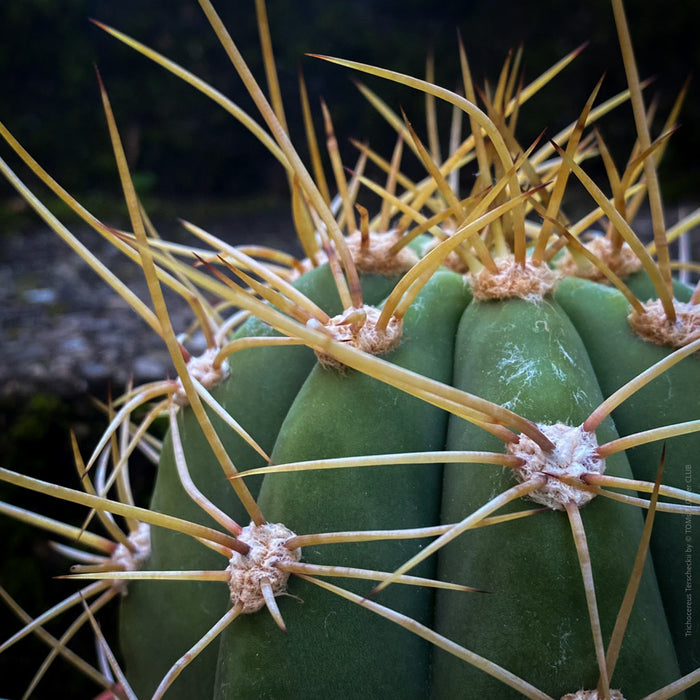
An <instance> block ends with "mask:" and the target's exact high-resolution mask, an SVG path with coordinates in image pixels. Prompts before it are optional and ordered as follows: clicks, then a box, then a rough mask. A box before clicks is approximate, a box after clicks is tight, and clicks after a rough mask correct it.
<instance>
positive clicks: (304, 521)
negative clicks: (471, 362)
mask: <svg viewBox="0 0 700 700" xmlns="http://www.w3.org/2000/svg"><path fill="white" fill-rule="evenodd" d="M469 298H470V295H469V294H468V292H467V289H465V285H464V282H463V280H462V278H461V277H460V276H459V275H457V274H454V273H451V272H448V271H442V272H439V273H437V274H436V275H435V276H434V277H433V278H432V279H431V280H430V282H429V283H428V284H427V285H426V287H425V288H424V289H423V290H422V292H421V294H419V296H418V298H417V299H416V302H415V303H414V305H412V307H411V308H410V309H409V311H408V313H407V314H406V318H405V320H404V339H405V340H404V341H403V342H402V343H401V345H400V346H399V347H398V348H397V349H396V350H394V351H392V352H391V353H390V354H389V355H387V359H390V360H391V361H392V362H394V363H395V364H397V365H399V366H402V367H405V368H407V369H411V370H413V371H416V372H421V373H422V374H425V375H428V376H431V377H432V378H434V379H438V380H440V381H447V382H449V381H450V378H451V375H452V350H453V342H452V339H453V337H454V332H455V330H456V327H457V322H458V321H459V317H460V315H461V313H462V311H463V309H464V307H465V306H466V304H467V302H468V301H469ZM446 428H447V416H446V414H445V413H444V412H443V411H441V410H439V409H436V408H434V407H432V406H429V405H428V404H425V403H423V402H421V401H419V400H418V399H415V398H412V397H407V396H406V395H405V394H402V392H400V391H399V390H397V389H394V388H393V387H390V386H388V385H386V384H383V383H381V382H379V381H377V380H375V379H372V378H369V377H367V376H365V375H363V374H360V373H358V372H354V371H349V372H347V373H339V372H338V371H337V370H329V369H324V368H323V367H321V366H317V367H316V368H314V370H313V371H312V373H311V374H310V376H309V378H308V379H307V381H306V383H305V384H304V386H303V387H302V389H301V391H300V392H299V395H298V396H297V398H296V400H295V402H294V404H293V406H292V408H291V409H290V412H289V414H288V415H287V418H286V420H285V422H284V424H283V425H282V429H281V431H280V434H279V437H278V439H277V443H276V445H275V449H274V452H273V455H272V458H273V462H274V463H276V464H277V463H283V462H290V461H296V460H299V459H320V458H330V457H346V456H353V455H361V454H377V453H391V452H404V451H408V452H410V451H414V450H416V451H418V450H439V449H442V447H443V445H444V441H445V432H446ZM397 469H398V471H397ZM440 491H441V469H440V468H439V467H438V466H436V465H411V466H407V467H405V468H404V467H398V468H397V467H378V468H371V469H341V470H332V471H330V472H307V473H300V474H280V475H270V476H268V477H266V479H265V481H264V483H263V487H262V490H261V492H260V497H259V503H260V506H261V509H262V510H263V512H264V513H265V515H266V517H267V518H268V519H269V520H270V521H271V522H283V523H285V525H287V527H289V528H291V529H292V530H294V531H295V532H297V533H299V534H301V533H306V532H324V531H333V530H357V529H360V530H362V529H391V528H402V527H420V526H422V525H427V524H433V523H435V522H437V519H438V514H439V508H440ZM420 546H421V541H420V540H408V541H403V542H401V543H399V544H398V545H397V543H396V542H388V543H386V542H371V543H365V544H354V545H351V546H350V547H348V546H347V545H325V546H322V547H315V548H314V547H312V548H309V549H308V550H304V560H305V561H308V562H310V563H326V564H334V565H341V566H357V567H362V568H369V569H376V570H380V571H386V570H389V571H390V570H392V568H395V567H397V566H399V565H400V564H402V563H403V561H405V560H406V559H408V558H410V557H411V556H413V555H414V554H415V553H416V552H417V551H418V550H419V549H420ZM427 564H428V565H427V566H426V567H424V568H423V570H421V571H415V572H412V573H415V574H417V575H423V576H432V575H433V573H434V572H433V571H432V567H433V564H432V562H428V563H427ZM344 585H345V584H344ZM349 587H350V588H351V589H353V588H354V589H355V590H356V592H359V593H366V592H367V582H361V585H359V586H354V587H353V586H352V585H350V586H349ZM289 592H290V593H291V594H292V595H295V596H298V597H299V598H300V599H301V600H302V601H303V602H299V601H298V600H294V599H293V598H288V599H282V600H280V610H281V612H282V614H283V617H284V618H285V621H286V623H287V629H288V632H287V634H285V635H282V634H280V632H279V630H278V629H277V628H276V627H275V626H274V624H273V623H272V621H271V620H270V619H269V615H248V616H245V617H244V618H242V619H240V620H237V621H236V622H237V623H238V622H240V623H241V624H240V625H236V624H234V625H232V626H231V627H230V628H229V630H227V632H225V633H224V639H223V642H222V649H221V655H220V664H219V669H218V683H219V685H220V688H231V689H235V690H234V695H235V697H237V698H275V697H283V696H286V697H292V696H294V695H295V693H297V692H299V693H300V696H301V695H307V694H308V696H315V697H341V696H342V697H343V698H358V699H359V698H367V697H404V698H407V697H415V698H424V697H426V696H427V695H428V693H429V690H428V689H429V679H430V664H429V659H430V648H429V645H428V644H427V642H425V641H424V640H422V639H420V638H418V637H416V636H415V635H413V634H411V633H409V632H407V631H405V630H403V629H401V628H399V627H397V626H396V625H393V624H392V623H389V622H387V621H386V620H383V619H381V618H379V617H377V616H376V615H373V614H371V613H368V612H367V611H365V610H361V609H358V608H357V606H356V605H353V604H351V603H349V602H347V603H346V602H344V601H337V600H333V596H331V595H330V594H329V593H328V592H326V591H323V590H321V589H319V588H317V587H316V586H313V585H312V584H310V583H305V582H302V581H299V580H294V579H292V580H291V581H290V587H289ZM453 594H454V595H461V594H460V593H453ZM432 599H433V596H432V592H431V591H430V590H428V589H421V588H416V587H413V586H394V587H393V588H390V589H389V590H388V591H386V595H382V596H380V597H379V599H378V602H381V603H385V604H388V605H389V606H390V607H393V608H395V609H398V610H399V611H401V612H404V613H405V614H408V615H409V616H411V617H413V618H414V619H417V620H418V621H420V622H422V623H423V624H427V625H430V624H431V622H432ZM224 659H226V662H225V663H224V661H223V660H224ZM275 660H277V661H275ZM280 660H283V661H280ZM275 664H281V667H280V668H279V670H278V671H277V672H273V665H275ZM388 669H390V671H388ZM302 688H307V689H308V690H307V691H306V692H302V691H301V690H300V689H302ZM294 689H297V690H294ZM217 697H221V698H223V697H226V694H225V692H220V694H219V695H218V696H217Z"/></svg>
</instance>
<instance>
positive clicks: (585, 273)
mask: <svg viewBox="0 0 700 700" xmlns="http://www.w3.org/2000/svg"><path fill="white" fill-rule="evenodd" d="M585 246H586V248H588V250H590V251H591V253H593V254H594V255H595V256H596V257H597V258H598V259H599V260H602V261H603V262H604V263H605V264H606V265H607V266H608V267H609V268H610V269H611V270H612V271H613V272H614V273H615V274H616V275H617V276H618V277H621V278H622V279H625V277H629V276H630V275H631V274H632V273H633V272H638V271H639V270H641V269H642V261H641V260H640V259H639V257H638V256H637V254H636V253H635V252H634V251H633V250H632V248H630V247H629V245H628V244H627V243H623V244H622V245H621V246H616V245H614V244H613V241H611V240H610V239H609V238H608V237H607V236H601V235H597V236H593V237H592V238H591V239H590V240H589V241H587V242H586V243H585ZM556 265H557V269H558V270H559V272H561V273H562V274H563V275H564V276H565V277H583V278H584V279H588V280H592V281H593V282H601V283H603V284H609V282H608V278H607V277H606V276H605V275H604V274H603V273H602V272H601V271H600V270H599V269H598V268H597V267H596V266H595V265H594V264H593V263H592V262H589V261H587V260H586V261H585V262H583V265H582V264H581V261H580V257H579V259H577V258H575V257H574V256H573V255H572V254H571V252H570V251H569V250H568V249H567V250H566V252H565V253H564V254H563V255H562V257H561V259H560V260H558V261H557V263H556Z"/></svg>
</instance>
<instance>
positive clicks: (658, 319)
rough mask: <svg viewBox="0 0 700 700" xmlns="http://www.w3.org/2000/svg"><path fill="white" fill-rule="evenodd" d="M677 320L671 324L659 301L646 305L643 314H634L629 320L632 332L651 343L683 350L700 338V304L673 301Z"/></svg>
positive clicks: (652, 300) (648, 302)
mask: <svg viewBox="0 0 700 700" xmlns="http://www.w3.org/2000/svg"><path fill="white" fill-rule="evenodd" d="M673 306H674V308H675V309H676V320H675V322H674V323H670V322H669V320H668V318H667V316H666V312H665V311H664V307H663V305H662V304H661V302H660V301H659V300H658V299H650V300H649V301H647V302H646V303H645V304H644V311H645V313H643V314H636V313H634V312H632V313H631V314H630V315H629V316H628V317H627V320H628V321H629V323H630V326H632V330H634V332H635V333H636V334H637V335H638V336H640V337H641V338H644V340H647V341H649V342H650V343H656V344H657V345H670V346H671V347H673V348H682V347H683V346H684V345H687V344H688V343H690V342H692V341H693V340H697V339H698V338H700V304H690V303H687V302H683V301H676V300H675V299H674V300H673Z"/></svg>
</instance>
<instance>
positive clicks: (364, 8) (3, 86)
mask: <svg viewBox="0 0 700 700" xmlns="http://www.w3.org/2000/svg"><path fill="white" fill-rule="evenodd" d="M217 9H218V10H219V12H220V13H221V15H222V17H223V19H224V20H225V21H226V23H227V26H228V27H230V29H231V33H232V35H233V37H234V39H235V40H236V41H237V42H238V44H239V48H240V49H241V51H242V53H243V55H244V56H245V58H246V60H247V61H248V63H249V65H250V66H251V68H252V69H253V71H254V73H255V74H256V75H257V76H258V77H259V79H260V80H261V81H262V80H263V74H262V70H261V60H260V51H259V50H258V38H257V31H256V27H255V18H254V10H253V1H252V0H246V1H245V2H219V3H218V8H217ZM268 11H269V16H270V22H271V29H272V35H273V41H274V46H275V50H276V55H277V61H278V65H279V70H280V78H281V83H282V89H283V91H284V97H285V102H286V104H287V111H288V118H289V120H290V122H291V130H292V134H293V136H294V137H296V140H297V142H298V143H300V144H301V143H303V141H302V138H303V132H302V131H301V126H300V110H299V100H298V97H297V82H296V72H297V67H298V66H299V65H301V66H302V67H303V70H304V72H305V75H306V78H307V81H308V84H309V88H310V93H311V96H312V103H313V105H314V108H316V107H317V105H318V99H319V97H321V96H323V97H324V98H325V99H326V101H327V102H328V104H329V106H330V108H331V111H332V114H333V118H334V120H335V124H336V129H337V133H338V136H339V139H340V142H341V147H343V148H344V149H345V150H346V152H347V153H348V154H351V151H350V149H349V148H348V147H347V145H346V144H347V139H348V138H350V137H353V138H359V139H363V140H364V139H367V140H369V141H370V143H372V144H374V145H375V146H376V145H377V144H379V143H382V138H383V137H385V136H387V135H388V133H389V132H388V131H387V130H386V128H385V126H384V124H383V122H382V120H381V119H380V118H379V117H378V116H377V114H376V113H374V112H373V110H372V109H369V108H368V106H367V104H366V103H365V102H364V100H363V98H362V97H361V96H360V95H359V93H358V92H357V91H356V89H355V88H354V86H353V85H352V82H351V79H352V78H353V77H359V76H353V75H351V74H350V72H349V71H347V70H345V69H342V68H339V67H337V66H331V65H325V64H323V63H321V62H320V61H318V60H315V59H312V58H308V57H305V56H304V54H305V53H306V52H315V53H326V54H331V55H335V56H340V57H346V58H351V59H355V60H360V61H365V62H370V63H375V64H377V65H380V66H384V67H389V68H393V69H395V70H399V71H402V72H406V73H410V74H413V75H423V73H424V65H425V57H426V54H427V52H428V51H429V50H431V51H432V52H433V53H434V55H435V62H436V80H437V82H438V83H440V84H441V85H444V86H446V87H449V88H453V87H455V86H456V85H457V84H458V80H459V74H458V60H457V40H456V31H457V29H459V30H460V31H461V33H462V36H463V37H464V40H465V44H466V48H467V52H468V55H469V58H470V61H471V64H472V69H473V73H474V76H475V79H476V80H477V82H479V83H481V82H483V79H484V78H488V79H489V80H491V82H492V84H493V83H494V82H495V81H496V79H497V77H498V70H499V69H500V66H501V64H502V62H503V60H504V58H505V56H506V54H507V51H508V49H509V48H512V47H517V46H518V45H519V44H521V43H522V44H523V45H524V49H525V53H524V57H525V59H524V69H525V78H526V82H529V81H530V80H532V79H533V78H534V77H536V76H537V75H539V74H540V73H541V72H542V71H544V70H545V69H546V68H547V67H548V66H550V65H551V64H553V63H554V62H555V61H557V60H558V59H559V58H561V57H562V56H564V55H565V54H566V53H568V52H569V51H571V50H572V49H574V48H575V47H576V46H578V45H579V44H581V43H583V42H590V43H589V45H588V48H587V49H586V50H585V51H584V53H583V54H582V55H581V56H580V57H579V58H578V59H577V60H576V61H575V63H574V65H572V66H571V67H569V68H568V69H567V70H566V71H565V72H564V73H563V74H562V75H560V77H558V78H557V79H556V81H555V82H554V83H552V84H551V85H549V86H548V87H547V88H546V89H545V90H544V91H543V93H542V95H541V96H539V97H537V98H536V99H534V100H532V101H531V102H530V103H529V104H528V105H527V106H526V107H525V108H523V110H522V116H521V118H520V134H521V136H522V139H523V141H524V142H526V141H528V140H529V139H532V138H534V137H535V136H536V135H537V134H539V133H540V131H542V129H544V128H549V129H550V133H555V132H556V131H557V130H558V129H559V128H560V127H561V126H562V125H564V124H566V123H568V122H569V121H571V120H572V119H574V118H575V117H576V115H577V113H578V111H579V110H580V109H581V107H582V105H583V103H584V101H585V100H586V98H587V96H588V94H589V93H590V91H591V89H592V88H593V86H594V84H595V82H596V81H597V80H598V78H600V76H601V75H602V74H603V73H604V72H605V73H606V80H605V83H604V85H603V88H602V92H601V100H602V99H604V98H605V97H608V96H610V95H612V94H614V93H615V92H616V91H618V90H619V89H621V88H622V87H623V86H624V73H623V69H622V63H621V59H620V53H619V49H618V47H617V39H616V34H615V27H614V23H613V17H612V10H611V8H610V7H609V2H607V0H586V1H585V2H567V3H564V2H559V1H558V0H543V1H541V2H533V3H523V2H515V1H512V0H494V1H492V2H480V3H477V2H473V1H472V0H443V1H442V2H434V1H431V0H353V1H352V2H350V1H348V2H337V1H336V2H327V1H322V0H305V1H304V2H303V3H298V2H296V3H295V2H288V1H286V2H285V1H283V0H270V1H269V2H268ZM628 14H629V21H630V25H631V31H632V34H633V40H634V43H635V48H636V54H637V59H638V63H639V67H640V74H641V76H642V77H643V78H644V77H654V78H655V82H654V84H653V85H652V86H651V87H650V88H649V89H648V91H647V96H648V97H649V96H651V95H658V97H659V99H660V109H659V115H660V120H662V119H663V118H664V117H665V115H666V114H667V112H668V108H669V107H670V104H671V103H672V101H673V99H674V98H675V96H676V94H677V92H678V90H679V89H680V87H681V85H682V84H683V82H684V81H685V79H686V78H687V77H688V76H689V75H690V74H691V73H692V72H693V71H694V70H695V69H696V68H697V66H698V65H699V64H700V44H699V43H698V42H697V32H698V30H699V29H700V4H698V3H691V2H687V1H683V0H669V1H668V2H665V3H663V4H662V3H659V2H654V1H653V0H637V1H636V2H634V3H630V7H629V8H628ZM88 18H95V19H97V20H99V21H102V22H104V23H106V24H109V25H111V26H113V27H115V28H118V29H120V30H122V31H124V32H125V33H127V34H129V35H130V36H133V37H134V38H136V39H138V40H140V41H142V42H144V43H146V44H147V45H149V46H151V47H153V48H154V49H156V50H158V51H160V52H162V53H164V54H165V55H166V56H168V57H170V58H172V59H174V60H175V61H178V62H180V63H181V64H182V65H183V66H185V67H186V68H188V69H190V70H192V71H193V72H194V73H196V74H197V75H199V76H200V77H202V78H204V79H205V80H207V81H209V82H210V83H211V84H212V85H214V86H215V87H216V88H218V89H220V90H221V91H223V92H224V93H225V94H226V95H228V96H229V97H231V98H233V99H234V100H235V101H236V102H238V103H239V104H240V105H241V106H242V107H244V108H246V109H248V110H249V111H251V113H253V114H255V112H254V108H253V107H252V106H251V105H250V102H249V100H248V99H247V96H246V95H245V93H244V90H243V88H242V85H241V83H240V81H239V79H238V77H237V76H236V75H235V73H234V71H233V69H232V67H231V66H230V64H229V62H228V60H227V58H226V56H225V55H224V53H223V51H222V49H221V48H220V46H219V45H218V44H217V40H216V38H215V37H214V35H213V33H212V31H211V30H210V29H209V27H208V25H207V23H206V21H205V19H204V17H203V14H202V12H201V11H200V9H199V6H198V5H197V3H196V2H194V0H168V1H167V2H162V1H161V2H150V3H144V2H142V1H139V0H123V1H122V2H119V3H115V2H111V1H110V0H61V2H53V1H52V0H25V1H23V2H21V3H3V9H2V10H0V74H1V75H2V81H1V82H0V119H1V120H2V121H3V122H4V123H6V125H7V126H8V128H10V130H11V131H12V132H13V133H14V134H15V135H16V136H17V137H18V138H19V139H20V140H21V141H22V142H23V143H24V145H25V146H26V147H27V148H28V149H29V150H30V151H31V152H32V153H33V154H34V155H35V157H37V158H38V159H39V160H40V161H41V162H42V164H44V165H45V166H46V167H47V168H48V169H49V170H50V171H51V172H52V173H55V175H56V177H57V178H59V180H60V181H61V182H62V183H63V184H64V185H65V186H66V187H68V188H69V189H70V190H71V191H73V192H78V193H86V194H94V193H103V194H110V193H113V192H114V191H115V190H118V186H117V183H116V177H115V169H114V165H113V159H112V154H111V151H110V147H109V143H108V139H107V134H106V129H105V127H104V119H103V116H102V113H101V107H100V104H99V98H98V94H97V88H96V81H95V76H94V70H93V65H94V64H96V65H98V66H99V68H100V71H101V73H102V75H103V77H104V80H105V82H106V85H107V87H108V90H109V93H110V96H111V99H112V102H113V106H114V109H115V110H116V114H117V118H118V120H119V124H120V128H121V130H122V132H123V135H124V138H125V141H126V142H127V147H128V150H129V155H130V158H131V165H132V167H133V169H134V172H135V173H136V174H137V179H138V182H139V185H140V186H141V188H142V189H143V190H144V191H146V192H148V193H149V194H152V195H153V196H154V197H157V198H165V199H167V198H171V199H172V198H176V199H178V200H182V199H183V198H185V197H186V198H217V199H221V198H223V199H224V200H227V201H234V200H239V201H240V200H242V199H253V200H255V199H260V198H263V199H265V198H269V197H274V196H281V197H284V196H285V193H286V184H285V178H284V176H283V173H282V171H281V168H280V167H279V166H278V165H277V164H276V163H275V162H274V160H273V159H272V158H271V157H270V156H269V155H268V154H267V153H266V152H265V151H264V149H263V148H262V147H260V146H259V144H257V143H256V141H255V139H253V138H251V137H250V135H249V134H248V133H247V132H246V131H245V129H243V128H242V127H241V126H240V125H238V124H237V123H235V122H234V121H233V120H232V119H231V118H230V117H229V116H228V115H227V114H225V113H224V112H223V110H221V109H220V108H218V107H216V106H215V105H213V104H212V103H211V102H210V101H208V100H207V99H206V98H205V97H203V96H202V95H200V94H198V93H197V92H196V91H194V90H193V89H192V88H190V87H188V86H187V85H184V84H182V83H181V82H180V81H179V80H178V79H176V78H175V77H173V76H171V75H169V74H167V73H166V72H165V71H164V70H163V69H161V68H159V67H158V66H156V65H153V64H152V63H150V62H149V61H148V60H147V59H145V58H143V57H142V56H140V55H137V54H136V53H135V52H134V51H132V50H131V49H129V48H128V47H126V46H124V45H121V44H120V43H119V42H117V41H116V40H115V39H113V38H111V37H110V36H108V35H106V34H105V33H104V32H102V31H101V30H100V29H98V28H97V27H95V26H93V25H92V24H90V23H89V21H88ZM362 79H363V80H366V81H367V82H368V83H370V84H371V85H372V86H373V87H374V88H375V89H377V90H380V91H381V92H382V94H383V95H385V96H386V99H387V100H388V101H389V104H390V105H391V106H392V107H394V108H398V107H399V105H402V106H404V107H405V108H406V110H407V111H408V113H409V115H410V116H411V118H412V119H413V120H414V121H415V122H416V123H417V124H418V125H419V124H420V123H421V116H422V109H423V108H422V97H420V96H419V95H418V94H417V93H414V92H412V91H410V90H407V89H403V88H394V86H391V85H389V84H388V83H385V82H380V81H377V80H370V79H367V78H364V77H363V78H362ZM316 112H317V114H318V110H316ZM443 116H444V118H445V123H444V124H443V126H444V127H446V125H447V119H448V118H449V114H448V112H447V110H443ZM699 117H700V90H698V89H697V86H695V85H691V91H690V95H689V99H688V101H687V103H686V106H685V108H684V110H683V113H682V119H681V121H682V125H683V126H682V130H681V132H680V133H679V134H678V135H677V136H676V137H674V140H673V143H672V147H671V148H670V150H669V153H668V157H667V159H666V163H665V166H664V168H663V172H662V174H663V181H664V187H665V192H666V194H667V196H668V197H669V198H670V199H676V198H683V197H689V198H691V199H694V198H695V197H694V195H695V192H694V187H693V185H694V180H695V178H696V177H697V175H698V172H700V170H699V168H700V166H699V165H698V162H697V158H698V153H700V134H699V133H698V130H697V129H695V128H693V125H694V124H696V123H697V122H698V118H699ZM657 123H660V122H659V121H657ZM319 124H320V122H318V121H317V125H319ZM601 127H602V130H603V134H604V136H605V137H607V140H608V141H609V142H610V143H611V144H613V146H614V149H615V150H616V151H617V152H618V153H619V158H620V165H622V159H623V158H625V157H626V155H627V153H628V151H629V148H630V146H631V143H632V139H633V133H632V131H631V116H630V112H629V108H628V107H623V108H621V109H619V110H618V112H617V113H616V114H614V115H610V117H608V118H606V119H605V120H604V121H603V123H602V124H601ZM445 131H446V129H445ZM383 150H384V151H385V152H388V150H389V146H386V147H384V149H383ZM0 152H2V153H5V152H6V150H2V151H0ZM352 160H354V157H352V158H351V157H350V155H349V156H348V162H352ZM8 196H11V192H10V191H9V190H8V189H7V187H6V186H5V185H0V200H5V199H6V198H7V197H8Z"/></svg>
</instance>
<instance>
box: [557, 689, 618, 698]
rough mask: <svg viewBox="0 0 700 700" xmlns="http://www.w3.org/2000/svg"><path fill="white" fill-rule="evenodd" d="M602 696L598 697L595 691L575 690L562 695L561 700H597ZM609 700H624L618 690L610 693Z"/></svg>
mask: <svg viewBox="0 0 700 700" xmlns="http://www.w3.org/2000/svg"><path fill="white" fill-rule="evenodd" d="M599 698H602V696H599V695H598V691H597V690H577V691H576V692H575V693H567V694H566V695H562V697H561V700H599ZM610 700H625V698H624V697H623V695H622V693H621V692H620V691H619V690H611V691H610Z"/></svg>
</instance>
